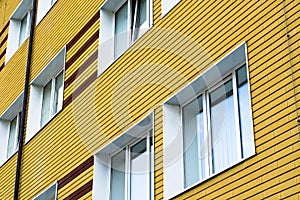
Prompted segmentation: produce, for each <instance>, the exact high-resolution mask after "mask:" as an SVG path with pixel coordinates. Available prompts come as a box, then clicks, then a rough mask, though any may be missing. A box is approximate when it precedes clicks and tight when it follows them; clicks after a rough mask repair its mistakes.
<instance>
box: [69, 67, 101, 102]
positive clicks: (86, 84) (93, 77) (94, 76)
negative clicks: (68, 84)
mask: <svg viewBox="0 0 300 200" xmlns="http://www.w3.org/2000/svg"><path fill="white" fill-rule="evenodd" d="M96 79H97V71H95V72H94V73H92V74H91V75H90V76H89V77H88V78H87V79H86V80H85V82H84V83H83V84H82V85H80V86H79V87H78V88H77V89H76V90H75V91H74V92H73V93H72V95H70V96H68V97H67V98H66V99H65V100H64V107H66V106H68V105H69V104H70V103H71V102H72V101H74V99H76V98H77V97H78V96H79V95H80V94H81V93H82V92H83V91H84V90H85V89H86V88H87V87H89V86H90V85H91V83H93V82H94V81H95V80H96Z"/></svg>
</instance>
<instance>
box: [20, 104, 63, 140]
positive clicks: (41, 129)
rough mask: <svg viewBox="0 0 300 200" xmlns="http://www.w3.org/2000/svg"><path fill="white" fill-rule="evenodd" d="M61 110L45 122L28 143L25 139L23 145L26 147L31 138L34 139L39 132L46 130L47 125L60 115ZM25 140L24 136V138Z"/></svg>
mask: <svg viewBox="0 0 300 200" xmlns="http://www.w3.org/2000/svg"><path fill="white" fill-rule="evenodd" d="M62 110H63V108H62V109H61V110H60V111H58V112H57V113H56V114H55V115H53V117H52V118H51V119H50V120H49V121H48V122H47V123H45V124H44V126H42V127H41V128H40V129H39V130H38V131H37V132H36V133H35V134H34V135H33V136H32V137H31V138H30V139H29V140H28V141H27V140H26V139H25V144H26V145H28V143H29V142H30V141H31V140H33V138H35V137H36V136H37V135H38V134H39V133H40V132H41V131H43V130H44V128H46V126H47V125H48V124H50V123H51V122H52V120H54V119H55V117H56V116H57V115H58V114H59V113H60V112H62ZM25 138H26V136H25Z"/></svg>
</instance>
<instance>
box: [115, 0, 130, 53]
mask: <svg viewBox="0 0 300 200" xmlns="http://www.w3.org/2000/svg"><path fill="white" fill-rule="evenodd" d="M127 28H128V4H127V3H125V4H124V5H123V6H122V7H121V8H120V9H119V10H118V11H117V12H116V13H115V38H114V42H115V48H114V49H115V58H117V57H119V56H120V55H121V54H122V53H123V52H124V51H125V50H126V49H127V46H128V40H127V34H128V30H127Z"/></svg>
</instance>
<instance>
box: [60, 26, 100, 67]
mask: <svg viewBox="0 0 300 200" xmlns="http://www.w3.org/2000/svg"><path fill="white" fill-rule="evenodd" d="M98 38H99V31H97V32H95V33H94V34H93V35H92V36H91V37H90V39H89V40H87V41H86V42H85V43H84V44H83V45H82V47H81V48H80V49H78V51H77V52H76V53H75V55H73V56H72V57H71V58H70V59H69V60H68V61H67V62H66V70H67V69H68V68H69V67H70V66H71V65H72V64H74V62H75V61H76V60H77V59H78V58H79V57H80V56H81V54H82V53H83V52H84V51H86V50H87V49H88V48H89V47H90V46H91V44H92V43H94V42H95V41H96V40H97V39H98Z"/></svg>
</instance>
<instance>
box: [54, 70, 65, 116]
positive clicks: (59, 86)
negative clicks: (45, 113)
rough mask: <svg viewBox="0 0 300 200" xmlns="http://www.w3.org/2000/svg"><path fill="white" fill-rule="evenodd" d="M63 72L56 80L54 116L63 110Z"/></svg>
mask: <svg viewBox="0 0 300 200" xmlns="http://www.w3.org/2000/svg"><path fill="white" fill-rule="evenodd" d="M63 92H64V88H63V72H61V73H60V74H59V75H58V76H57V77H56V79H55V92H54V102H53V103H54V105H53V106H54V108H53V114H55V113H57V111H59V110H61V108H62V103H63Z"/></svg>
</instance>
